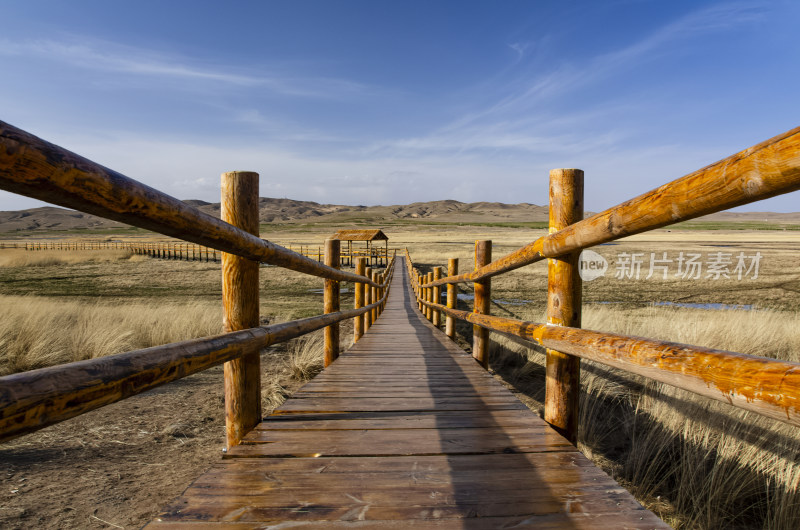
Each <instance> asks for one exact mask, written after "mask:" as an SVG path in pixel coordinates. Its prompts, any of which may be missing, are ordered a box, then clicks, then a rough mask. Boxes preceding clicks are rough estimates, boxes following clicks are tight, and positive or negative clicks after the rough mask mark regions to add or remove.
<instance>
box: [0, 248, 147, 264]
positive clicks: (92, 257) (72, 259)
mask: <svg viewBox="0 0 800 530" xmlns="http://www.w3.org/2000/svg"><path fill="white" fill-rule="evenodd" d="M144 259H146V257H145V256H137V255H134V254H133V252H131V251H129V250H84V251H65V250H37V251H26V250H22V249H4V250H3V251H2V252H0V267H46V266H53V265H75V264H78V263H102V262H111V261H122V260H126V261H143V260H144Z"/></svg>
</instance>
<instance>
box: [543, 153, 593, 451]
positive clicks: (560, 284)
mask: <svg viewBox="0 0 800 530" xmlns="http://www.w3.org/2000/svg"><path fill="white" fill-rule="evenodd" d="M582 219H583V171H581V170H580V169H554V170H552V171H550V233H553V232H558V231H559V230H561V229H563V228H566V227H567V226H569V225H571V224H573V223H577V222H578V221H581V220H582ZM547 261H548V267H547V323H548V324H549V325H554V326H569V327H575V328H579V327H580V326H581V287H582V286H581V278H580V275H579V272H580V271H579V267H580V251H575V252H572V253H570V254H567V255H566V256H561V257H559V258H555V259H548V260H547ZM546 371H547V379H546V380H547V383H546V394H545V405H544V419H545V421H547V422H548V423H549V424H550V425H552V426H553V427H554V428H555V429H556V430H557V431H558V432H560V433H561V434H562V435H563V436H564V437H565V438H566V439H567V440H569V441H570V442H572V443H573V444H574V443H576V441H577V436H578V400H579V398H580V359H579V358H578V357H574V356H572V355H567V354H565V353H561V352H558V351H555V350H547V368H546Z"/></svg>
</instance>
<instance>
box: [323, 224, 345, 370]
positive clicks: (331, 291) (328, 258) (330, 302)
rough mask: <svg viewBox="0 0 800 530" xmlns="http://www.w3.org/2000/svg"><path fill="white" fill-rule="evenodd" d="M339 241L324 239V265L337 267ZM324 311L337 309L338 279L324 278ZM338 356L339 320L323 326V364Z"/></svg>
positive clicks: (327, 363) (328, 311) (328, 363)
mask: <svg viewBox="0 0 800 530" xmlns="http://www.w3.org/2000/svg"><path fill="white" fill-rule="evenodd" d="M340 249H341V243H340V242H339V240H338V239H326V240H325V265H327V266H328V267H333V268H334V269H338V268H339V251H340ZM323 299H324V302H323V303H324V308H323V311H324V312H325V313H335V312H337V311H339V280H329V279H325V289H324V295H323ZM338 357H339V322H336V323H335V324H331V325H330V326H327V327H325V366H326V367H327V366H329V365H330V364H331V363H332V362H333V361H335V360H336V359H337V358H338Z"/></svg>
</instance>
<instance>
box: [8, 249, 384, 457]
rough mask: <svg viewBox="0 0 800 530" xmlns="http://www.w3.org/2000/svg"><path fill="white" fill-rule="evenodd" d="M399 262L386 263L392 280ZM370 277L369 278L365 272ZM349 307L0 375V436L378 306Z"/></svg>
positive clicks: (47, 422)
mask: <svg viewBox="0 0 800 530" xmlns="http://www.w3.org/2000/svg"><path fill="white" fill-rule="evenodd" d="M393 265H394V263H393V262H392V267H390V268H389V269H387V270H388V271H389V273H388V274H387V276H388V277H387V279H386V282H385V285H388V284H389V282H390V280H391V276H392V274H393V271H394V268H393ZM364 283H366V278H364ZM388 296H389V290H388V289H386V293H385V294H384V298H383V299H381V300H377V301H375V302H374V303H372V304H370V305H367V306H364V307H362V308H360V309H349V310H346V311H338V312H336V313H328V314H325V315H319V316H314V317H308V318H304V319H300V320H293V321H290V322H284V323H281V324H274V325H271V326H264V327H257V328H252V329H246V330H243V331H236V332H233V333H224V334H221V335H215V336H212V337H204V338H200V339H193V340H188V341H183V342H176V343H173V344H166V345H163V346H154V347H152V348H145V349H142V350H135V351H130V352H127V353H120V354H116V355H109V356H106V357H99V358H96V359H89V360H85V361H78V362H74V363H68V364H62V365H58V366H52V367H49V368H40V369H37V370H31V371H28V372H21V373H17V374H12V375H7V376H4V377H0V442H3V441H7V440H10V439H12V438H16V437H17V436H21V435H23V434H28V433H31V432H34V431H37V430H39V429H42V428H44V427H47V426H48V425H53V424H55V423H59V422H61V421H64V420H67V419H69V418H73V417H75V416H78V415H80V414H83V413H84V412H89V411H90V410H94V409H97V408H100V407H103V406H105V405H109V404H111V403H115V402H117V401H120V400H122V399H125V398H128V397H130V396H134V395H136V394H139V393H141V392H144V391H146V390H150V389H152V388H155V387H157V386H160V385H163V384H165V383H169V382H172V381H177V380H178V379H181V378H183V377H186V376H189V375H192V374H194V373H197V372H200V371H203V370H207V369H208V368H211V367H213V366H216V365H218V364H222V363H224V362H227V361H231V360H233V359H238V358H240V357H242V356H243V355H246V354H248V353H256V354H257V353H258V352H259V351H260V350H261V349H262V348H266V347H267V346H270V345H272V344H278V343H280V342H285V341H287V340H290V339H294V338H296V337H299V336H301V335H305V334H306V333H310V332H312V331H316V330H318V329H321V328H324V327H326V326H329V325H331V324H335V323H337V322H341V321H343V320H347V319H348V318H355V317H357V316H359V315H362V314H365V313H368V312H370V311H372V310H373V309H374V308H376V307H378V306H379V305H380V304H381V303H382V302H383V301H384V300H385V298H386V297H388Z"/></svg>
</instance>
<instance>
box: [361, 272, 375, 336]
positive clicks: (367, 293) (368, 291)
mask: <svg viewBox="0 0 800 530" xmlns="http://www.w3.org/2000/svg"><path fill="white" fill-rule="evenodd" d="M364 259H365V260H366V263H367V264H369V258H364ZM364 276H366V277H367V278H368V279H370V280H371V279H372V267H366V268H365V269H364ZM374 301H375V300H373V299H372V286H370V285H367V284H364V305H370V304H372V302H374ZM370 327H372V311H367V312H366V313H364V333H366V332H367V330H369V328H370Z"/></svg>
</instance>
